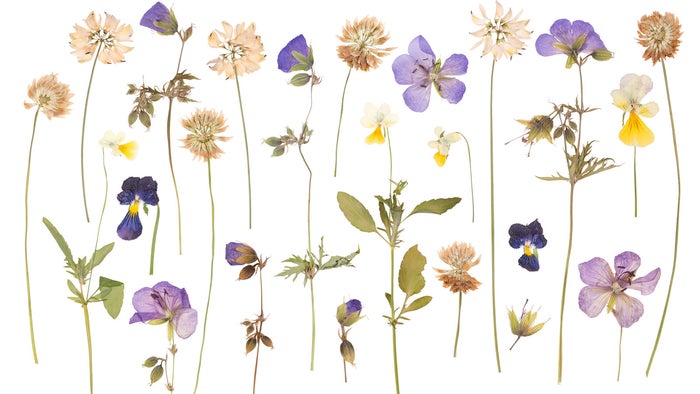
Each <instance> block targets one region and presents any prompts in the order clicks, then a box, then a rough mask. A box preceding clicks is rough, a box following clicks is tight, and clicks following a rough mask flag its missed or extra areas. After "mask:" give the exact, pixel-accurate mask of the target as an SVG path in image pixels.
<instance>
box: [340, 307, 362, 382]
mask: <svg viewBox="0 0 700 394" xmlns="http://www.w3.org/2000/svg"><path fill="white" fill-rule="evenodd" d="M360 313H362V303H361V302H360V300H356V299H354V298H353V299H351V300H350V301H347V302H343V303H342V304H340V305H338V309H337V310H336V313H335V318H336V320H338V323H339V324H340V332H339V333H338V337H339V338H340V356H341V357H342V358H343V378H344V379H345V383H347V382H348V370H347V363H350V365H355V346H353V344H352V342H350V341H349V340H348V333H349V332H350V327H351V326H352V325H353V324H355V323H357V322H358V321H360V319H362V318H363V317H364V316H360Z"/></svg>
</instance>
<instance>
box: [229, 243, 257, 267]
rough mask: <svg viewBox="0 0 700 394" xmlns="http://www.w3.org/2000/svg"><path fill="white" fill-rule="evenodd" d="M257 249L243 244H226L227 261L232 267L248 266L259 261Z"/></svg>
mask: <svg viewBox="0 0 700 394" xmlns="http://www.w3.org/2000/svg"><path fill="white" fill-rule="evenodd" d="M258 260H259V259H258V254H257V253H256V252H255V249H253V248H251V247H250V246H248V245H247V244H244V243H242V242H229V243H227V244H226V261H228V263H229V264H231V265H246V264H251V263H254V262H256V261H258Z"/></svg>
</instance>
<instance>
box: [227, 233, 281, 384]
mask: <svg viewBox="0 0 700 394" xmlns="http://www.w3.org/2000/svg"><path fill="white" fill-rule="evenodd" d="M268 259H269V258H265V259H263V258H262V256H260V255H258V253H257V252H256V251H255V249H253V248H252V247H250V246H249V245H247V244H245V243H242V242H229V243H227V244H226V261H227V262H228V263H229V264H230V265H232V266H243V268H241V271H240V272H239V273H238V280H247V279H250V278H252V277H253V276H254V275H255V274H258V278H259V279H260V314H259V315H257V316H256V317H255V319H252V320H250V319H245V320H244V321H243V322H242V323H241V324H242V325H243V326H244V327H245V328H246V329H245V334H246V341H245V354H248V353H250V352H252V351H253V350H255V369H253V394H255V386H256V383H257V381H258V362H259V361H260V345H261V344H263V345H265V346H267V347H269V348H270V349H272V347H273V346H272V339H270V337H268V336H267V335H265V334H263V332H262V328H263V323H264V322H265V321H266V320H267V317H265V312H264V309H263V282H262V270H263V268H265V266H266V265H267V260H268Z"/></svg>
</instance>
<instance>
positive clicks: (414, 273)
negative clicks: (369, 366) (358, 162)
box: [337, 181, 462, 394]
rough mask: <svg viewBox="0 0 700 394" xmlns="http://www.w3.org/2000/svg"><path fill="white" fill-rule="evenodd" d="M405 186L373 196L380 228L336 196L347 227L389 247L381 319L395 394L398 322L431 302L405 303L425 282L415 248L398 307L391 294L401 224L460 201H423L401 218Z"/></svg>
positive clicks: (353, 203) (353, 202)
mask: <svg viewBox="0 0 700 394" xmlns="http://www.w3.org/2000/svg"><path fill="white" fill-rule="evenodd" d="M407 184H408V183H407V182H406V181H399V182H397V183H394V185H395V187H394V190H393V191H392V192H391V194H390V195H389V196H388V197H386V198H383V197H381V196H375V197H376V199H377V200H378V202H379V218H380V220H381V223H382V225H383V226H384V227H377V226H376V224H375V221H374V219H373V218H372V215H371V214H370V213H369V211H368V210H367V208H365V206H364V205H363V204H362V203H361V202H360V201H359V200H358V199H356V198H355V197H353V196H351V195H350V194H348V193H345V192H342V191H341V192H338V195H337V200H338V205H339V207H340V210H341V211H342V212H343V215H344V216H345V218H346V219H347V220H348V221H349V222H350V224H352V225H353V226H354V227H355V228H357V229H358V230H360V231H362V232H366V233H375V234H377V235H378V236H379V238H381V239H382V240H383V241H384V242H386V244H387V245H389V252H390V268H391V269H390V280H391V285H390V288H391V290H390V292H389V293H385V294H386V298H387V301H388V302H389V308H390V310H391V314H390V315H385V316H384V317H386V319H387V320H388V323H389V325H390V326H391V339H392V347H393V353H394V382H395V386H396V393H397V394H398V393H399V392H400V386H399V364H398V356H397V345H396V327H397V326H398V325H400V324H403V322H402V321H401V320H402V319H403V320H407V318H406V316H404V314H405V313H408V312H411V311H415V310H418V309H420V308H423V307H424V306H426V305H428V303H429V302H430V300H431V299H432V297H430V296H422V297H418V298H414V299H413V300H412V301H411V302H410V303H409V299H410V298H411V297H412V296H414V295H417V294H419V293H420V292H421V291H422V290H423V287H424V286H425V279H424V278H423V275H422V271H423V268H424V267H425V264H426V258H425V256H423V254H421V252H420V251H419V250H418V245H414V246H412V247H411V248H410V249H409V250H408V251H406V253H405V254H404V257H403V260H402V261H401V266H400V268H399V280H398V282H399V288H400V289H401V290H402V291H403V292H404V293H405V298H404V301H403V303H401V304H398V303H397V302H396V298H395V294H394V283H395V279H394V253H395V249H396V247H397V246H398V245H399V244H400V243H401V242H402V240H401V239H399V234H401V232H402V231H403V229H402V228H401V227H402V224H403V223H404V222H405V221H406V220H407V219H408V218H410V217H411V216H413V215H414V214H418V213H432V214H437V215H441V214H443V213H445V212H446V211H448V210H449V209H451V208H452V207H454V206H455V205H457V204H458V203H459V202H460V201H461V200H462V199H461V198H459V197H451V198H437V199H433V200H427V201H423V202H421V203H420V204H418V205H416V206H415V207H414V208H413V210H412V211H411V212H410V213H409V214H408V215H406V216H405V217H404V212H405V211H404V206H403V203H402V202H400V201H399V199H398V196H400V195H401V192H402V191H403V189H404V188H405V187H406V185H407Z"/></svg>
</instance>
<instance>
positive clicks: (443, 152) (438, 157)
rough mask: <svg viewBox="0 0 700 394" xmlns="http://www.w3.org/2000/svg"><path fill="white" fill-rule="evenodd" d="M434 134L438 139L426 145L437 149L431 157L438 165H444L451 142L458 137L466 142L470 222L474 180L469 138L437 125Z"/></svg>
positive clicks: (457, 139)
mask: <svg viewBox="0 0 700 394" xmlns="http://www.w3.org/2000/svg"><path fill="white" fill-rule="evenodd" d="M435 135H436V136H437V138H438V139H437V140H433V141H430V142H428V146H429V147H431V148H433V149H437V152H435V154H434V155H433V159H434V160H435V163H436V164H437V165H438V166H439V167H442V166H444V165H445V162H447V156H448V155H449V153H450V146H452V144H454V143H455V142H458V141H459V140H460V139H463V140H464V142H465V143H466V144H467V161H468V162H469V193H470V194H471V201H472V223H474V182H473V178H472V150H471V148H470V147H469V140H468V139H467V137H465V136H464V134H462V133H460V132H459V131H453V132H450V133H448V132H446V131H445V130H443V128H442V127H439V126H438V127H436V128H435Z"/></svg>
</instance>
